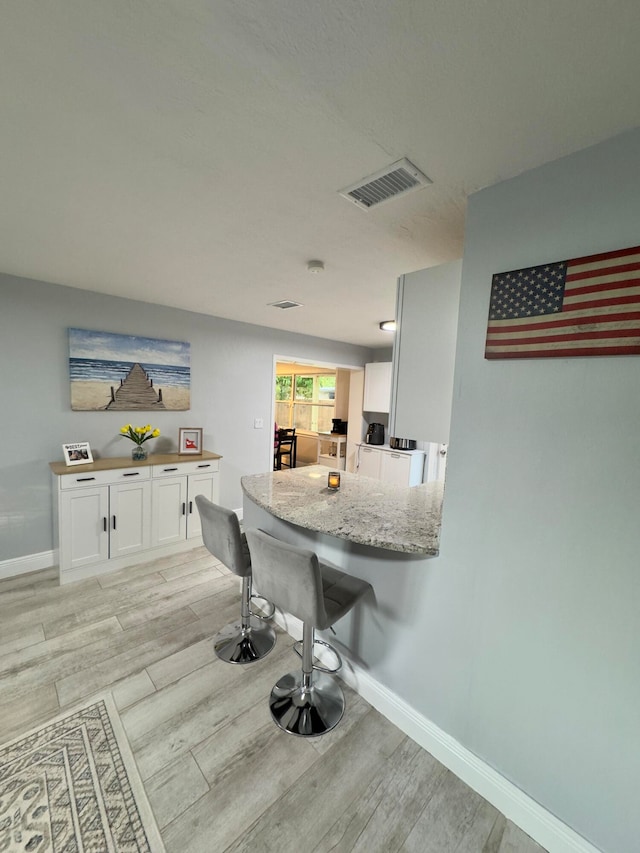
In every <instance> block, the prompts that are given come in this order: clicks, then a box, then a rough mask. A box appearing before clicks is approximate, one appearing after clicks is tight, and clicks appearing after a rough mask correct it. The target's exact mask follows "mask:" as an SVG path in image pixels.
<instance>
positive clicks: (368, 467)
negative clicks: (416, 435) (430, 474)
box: [356, 444, 424, 487]
mask: <svg viewBox="0 0 640 853" xmlns="http://www.w3.org/2000/svg"><path fill="white" fill-rule="evenodd" d="M357 459H358V462H359V464H358V466H357V469H356V473H358V474H362V475H363V476H365V477H373V478H374V479H376V480H382V481H383V482H385V483H391V484H394V485H396V486H407V487H408V486H417V485H419V484H420V483H421V482H422V473H423V468H424V453H423V451H421V450H402V451H400V450H392V449H391V448H390V447H387V446H386V445H384V446H378V447H371V446H370V445H367V444H361V445H359V447H358V455H357Z"/></svg>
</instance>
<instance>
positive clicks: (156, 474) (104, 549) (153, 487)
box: [50, 451, 221, 584]
mask: <svg viewBox="0 0 640 853" xmlns="http://www.w3.org/2000/svg"><path fill="white" fill-rule="evenodd" d="M220 458H221V457H220V456H218V454H216V453H210V452H208V451H205V452H204V453H203V454H202V455H199V456H197V457H195V458H192V459H185V457H184V456H178V455H177V454H162V455H157V456H152V457H150V458H149V459H148V460H146V461H145V462H137V463H133V462H132V461H131V460H130V459H126V458H118V459H100V460H97V461H96V462H94V463H91V464H89V465H78V466H74V467H66V466H65V465H64V463H59V462H52V463H51V465H50V467H51V470H52V474H53V492H54V513H55V517H54V530H55V532H56V537H55V539H56V541H55V545H56V549H57V551H58V565H59V567H60V583H61V584H63V583H68V582H69V581H74V580H79V579H81V578H86V577H91V576H92V575H99V574H104V573H106V572H112V571H116V570H118V569H122V568H126V567H127V566H130V565H132V564H134V563H137V562H141V561H142V560H145V559H149V560H152V559H154V558H155V557H161V556H165V555H166V554H171V553H175V552H177V551H180V550H184V549H186V548H193V547H195V545H197V544H198V540H199V539H200V536H201V527H200V515H199V513H198V510H197V507H196V505H195V498H196V496H197V495H205V496H206V497H207V498H209V500H213V501H217V500H218V494H219V485H218V477H219V460H220Z"/></svg>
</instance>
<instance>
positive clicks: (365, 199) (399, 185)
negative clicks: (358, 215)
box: [339, 159, 432, 210]
mask: <svg viewBox="0 0 640 853" xmlns="http://www.w3.org/2000/svg"><path fill="white" fill-rule="evenodd" d="M430 183H432V181H431V180H430V179H429V178H428V177H427V176H426V175H423V174H422V172H421V171H420V169H416V167H415V166H414V165H413V163H410V162H409V160H407V159H402V160H398V161H397V162H396V163H392V164H391V165H390V166H387V167H386V168H385V169H380V171H379V172H376V173H375V174H373V175H369V177H368V178H363V179H362V180H361V181H358V183H357V184H353V185H352V186H350V187H347V188H346V189H344V190H340V191H339V192H340V195H342V196H344V197H345V198H348V199H349V201H352V202H353V203H354V204H357V205H358V207H361V208H362V209H363V210H369V209H370V208H372V207H375V206H376V205H377V204H382V202H384V201H390V200H391V199H392V198H399V196H401V195H406V194H407V193H410V192H413V190H419V189H420V187H426V186H428V185H429V184H430Z"/></svg>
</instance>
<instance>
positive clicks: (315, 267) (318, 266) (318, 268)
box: [307, 261, 324, 275]
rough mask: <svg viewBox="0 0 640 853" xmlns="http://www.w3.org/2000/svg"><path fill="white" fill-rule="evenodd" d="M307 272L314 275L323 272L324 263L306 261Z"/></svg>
mask: <svg viewBox="0 0 640 853" xmlns="http://www.w3.org/2000/svg"><path fill="white" fill-rule="evenodd" d="M307 270H308V271H309V272H310V273H314V275H317V274H318V273H319V272H324V261H307Z"/></svg>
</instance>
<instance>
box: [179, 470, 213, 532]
mask: <svg viewBox="0 0 640 853" xmlns="http://www.w3.org/2000/svg"><path fill="white" fill-rule="evenodd" d="M217 485H218V479H217V475H216V474H189V483H188V507H187V539H195V538H196V537H198V536H201V535H202V524H201V523H200V513H199V512H198V507H197V506H196V498H197V496H198V495H204V496H205V498H208V500H210V501H213V502H214V503H217V502H218V489H217Z"/></svg>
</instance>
